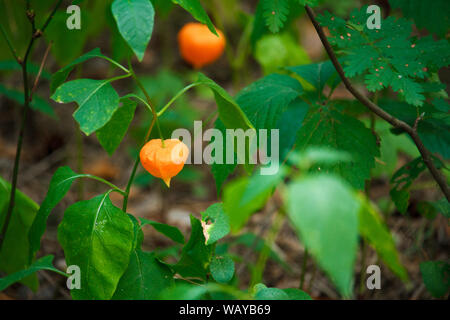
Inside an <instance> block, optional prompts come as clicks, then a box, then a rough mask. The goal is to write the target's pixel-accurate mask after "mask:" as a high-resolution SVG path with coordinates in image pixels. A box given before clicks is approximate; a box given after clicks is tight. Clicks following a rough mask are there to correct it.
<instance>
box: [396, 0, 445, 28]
mask: <svg viewBox="0 0 450 320" xmlns="http://www.w3.org/2000/svg"><path fill="white" fill-rule="evenodd" d="M389 3H390V4H391V5H392V7H393V8H400V9H402V12H403V15H404V16H405V17H406V18H408V19H409V18H412V19H414V22H415V23H416V25H417V27H418V28H419V29H422V28H425V29H427V30H428V31H430V32H433V33H435V34H436V35H438V36H440V37H444V36H445V34H446V32H447V31H448V30H449V29H450V18H449V17H450V8H449V6H448V2H447V1H446V0H434V1H430V2H424V1H421V0H389Z"/></svg>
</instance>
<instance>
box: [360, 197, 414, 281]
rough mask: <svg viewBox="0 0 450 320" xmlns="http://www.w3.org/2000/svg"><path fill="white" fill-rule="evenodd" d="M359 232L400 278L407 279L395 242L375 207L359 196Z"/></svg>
mask: <svg viewBox="0 0 450 320" xmlns="http://www.w3.org/2000/svg"><path fill="white" fill-rule="evenodd" d="M358 217H359V233H360V234H361V236H363V237H364V238H365V239H366V240H367V241H368V242H369V243H370V245H371V246H372V247H373V248H374V249H375V250H376V252H377V254H378V256H379V257H380V258H381V259H382V260H383V261H384V263H386V265H387V266H388V267H389V268H390V269H391V270H392V271H393V272H394V273H395V274H396V275H397V276H398V277H399V278H400V279H402V280H407V279H408V274H407V271H406V269H405V267H404V266H403V264H402V263H401V262H400V259H399V255H398V252H397V249H396V248H395V242H394V239H393V238H392V236H391V234H390V232H389V229H388V228H387V227H386V225H385V224H384V222H383V221H382V218H381V216H380V214H379V213H378V212H377V210H376V208H375V207H374V206H373V205H372V204H371V203H370V202H369V201H368V200H367V199H365V198H362V197H361V208H360V210H359V216H358Z"/></svg>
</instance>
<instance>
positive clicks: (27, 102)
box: [0, 0, 62, 251]
mask: <svg viewBox="0 0 450 320" xmlns="http://www.w3.org/2000/svg"><path fill="white" fill-rule="evenodd" d="M61 2H62V0H59V1H58V3H57V4H56V6H55V7H54V9H53V11H52V13H51V14H50V15H49V16H48V18H47V20H46V21H45V23H44V25H43V27H42V28H41V30H39V31H36V30H35V25H34V16H33V17H31V18H29V19H30V22H31V39H30V42H29V44H28V47H27V50H26V52H25V55H24V58H23V60H22V61H21V60H20V59H18V57H17V55H16V54H15V50H14V48H13V47H12V45H11V43H9V44H8V45H11V46H10V49H11V50H12V52H13V55H14V56H15V58H16V60H17V61H18V62H19V64H20V65H21V66H22V78H23V93H24V106H23V110H22V121H21V123H20V128H19V138H18V141H17V149H16V157H15V159H14V168H13V175H12V181H11V194H10V198H9V204H8V209H7V211H6V217H5V222H4V223H3V227H2V230H1V232H0V251H1V250H2V247H3V243H4V240H5V237H6V232H7V231H8V226H9V223H10V221H11V216H12V213H13V210H14V205H15V198H16V188H17V178H18V175H19V164H20V155H21V153H22V144H23V138H24V133H25V125H26V122H27V116H28V109H29V108H30V102H31V101H30V89H29V83H28V72H27V62H28V58H29V56H30V53H31V49H32V47H33V44H34V42H35V40H36V39H38V38H39V37H41V35H42V33H43V32H44V30H45V29H46V28H47V26H48V25H49V23H50V21H51V20H52V18H53V15H54V14H55V12H56V10H57V9H58V7H59V6H60V5H61ZM3 32H4V30H3V28H2V33H3ZM4 36H5V37H6V38H7V36H6V33H5V34H4ZM7 42H8V40H7Z"/></svg>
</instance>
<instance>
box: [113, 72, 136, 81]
mask: <svg viewBox="0 0 450 320" xmlns="http://www.w3.org/2000/svg"><path fill="white" fill-rule="evenodd" d="M132 76H133V75H132V74H131V73H128V74H124V75H121V76H117V77H114V78H111V79H108V80H107V81H108V82H110V83H111V82H114V81H118V80H122V79H126V78H129V77H132Z"/></svg>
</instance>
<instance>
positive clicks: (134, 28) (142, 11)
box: [111, 0, 155, 61]
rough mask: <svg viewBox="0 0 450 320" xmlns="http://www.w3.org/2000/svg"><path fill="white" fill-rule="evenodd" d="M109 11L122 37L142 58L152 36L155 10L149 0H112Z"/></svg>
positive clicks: (140, 58)
mask: <svg viewBox="0 0 450 320" xmlns="http://www.w3.org/2000/svg"><path fill="white" fill-rule="evenodd" d="M111 11H112V14H113V16H114V19H115V20H116V23H117V28H118V29H119V32H120V34H121V35H122V37H123V39H124V40H125V41H126V42H127V44H128V45H129V46H130V48H131V49H132V50H133V52H134V53H135V54H136V56H137V57H138V59H139V61H142V59H143V58H144V54H145V50H146V49H147V46H148V43H149V42H150V38H151V37H152V32H153V24H154V20H155V10H154V9H153V5H152V3H151V1H149V0H114V2H113V3H112V5H111Z"/></svg>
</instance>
